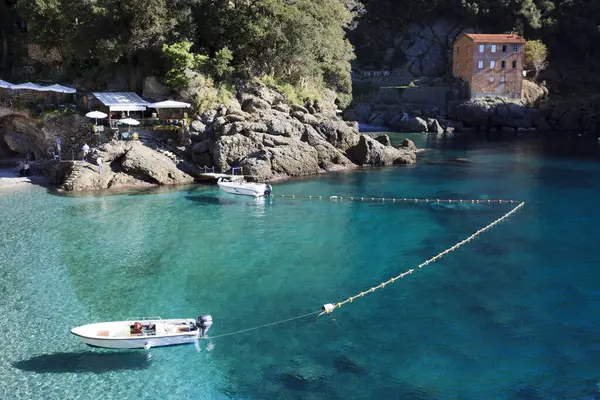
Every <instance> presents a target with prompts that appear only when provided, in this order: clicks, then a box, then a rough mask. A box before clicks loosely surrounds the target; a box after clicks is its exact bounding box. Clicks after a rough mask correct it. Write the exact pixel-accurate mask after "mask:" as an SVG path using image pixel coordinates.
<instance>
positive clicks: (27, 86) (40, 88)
mask: <svg viewBox="0 0 600 400" xmlns="http://www.w3.org/2000/svg"><path fill="white" fill-rule="evenodd" d="M0 88H4V89H11V90H35V91H37V92H56V93H75V92H77V90H75V89H73V88H70V87H66V86H62V85H58V84H54V85H50V86H44V85H37V84H35V83H32V82H27V83H21V84H18V85H13V84H11V83H10V82H6V81H3V80H0Z"/></svg>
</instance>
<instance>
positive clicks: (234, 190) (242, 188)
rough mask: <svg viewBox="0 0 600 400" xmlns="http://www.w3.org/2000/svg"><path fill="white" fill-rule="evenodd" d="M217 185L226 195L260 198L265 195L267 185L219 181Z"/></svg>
mask: <svg viewBox="0 0 600 400" xmlns="http://www.w3.org/2000/svg"><path fill="white" fill-rule="evenodd" d="M217 185H219V187H220V188H221V190H223V191H224V192H226V193H231V194H239V195H243V196H253V197H261V196H264V195H265V191H266V190H267V185H265V184H264V183H249V182H223V181H219V182H217Z"/></svg>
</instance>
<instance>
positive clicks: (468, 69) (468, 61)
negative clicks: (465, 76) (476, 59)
mask: <svg viewBox="0 0 600 400" xmlns="http://www.w3.org/2000/svg"><path fill="white" fill-rule="evenodd" d="M468 70H469V60H467V71H468Z"/></svg>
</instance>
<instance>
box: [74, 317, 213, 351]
mask: <svg viewBox="0 0 600 400" xmlns="http://www.w3.org/2000/svg"><path fill="white" fill-rule="evenodd" d="M211 325H212V317H211V316H210V315H201V316H199V317H198V319H197V320H194V319H190V318H183V319H161V318H160V317H139V318H130V319H127V320H126V321H114V322H99V323H95V324H88V325H82V326H78V327H77V328H73V329H71V333H72V334H73V335H75V336H79V338H81V340H82V341H83V342H84V343H85V344H87V345H89V346H92V347H105V348H109V349H139V348H145V349H149V348H151V347H160V346H173V345H177V344H187V343H194V342H195V341H196V340H197V339H199V338H202V337H205V336H206V333H207V332H208V329H209V328H210V327H211Z"/></svg>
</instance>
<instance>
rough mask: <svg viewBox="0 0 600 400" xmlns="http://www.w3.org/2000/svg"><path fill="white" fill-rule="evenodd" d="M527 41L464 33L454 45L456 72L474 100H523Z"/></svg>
mask: <svg viewBox="0 0 600 400" xmlns="http://www.w3.org/2000/svg"><path fill="white" fill-rule="evenodd" d="M524 58H525V39H523V38H522V37H521V36H518V35H514V34H475V33H464V34H462V35H461V36H460V37H459V38H458V40H456V42H454V51H453V57H452V59H453V61H452V72H453V75H454V76H456V77H460V78H462V79H463V80H465V81H466V82H467V83H468V85H469V95H470V97H471V98H477V97H484V96H504V97H510V98H513V99H520V98H521V90H522V89H523V62H524Z"/></svg>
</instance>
